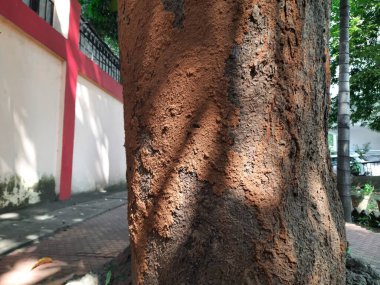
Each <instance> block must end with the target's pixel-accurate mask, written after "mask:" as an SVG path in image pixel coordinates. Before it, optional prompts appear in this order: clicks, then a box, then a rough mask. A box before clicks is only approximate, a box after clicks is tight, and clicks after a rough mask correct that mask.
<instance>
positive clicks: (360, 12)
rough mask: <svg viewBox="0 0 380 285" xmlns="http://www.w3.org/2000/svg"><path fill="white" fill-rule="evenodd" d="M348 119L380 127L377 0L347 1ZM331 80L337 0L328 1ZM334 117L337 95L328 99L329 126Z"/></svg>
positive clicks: (336, 57)
mask: <svg viewBox="0 0 380 285" xmlns="http://www.w3.org/2000/svg"><path fill="white" fill-rule="evenodd" d="M350 6H351V12H350V28H349V35H350V65H351V72H350V76H351V79H350V96H351V112H352V114H351V120H352V122H353V123H356V122H365V123H367V124H368V127H369V128H371V129H373V130H378V131H380V115H379V114H380V52H379V50H380V1H379V0H355V1H350ZM330 35H331V38H330V53H331V75H332V83H333V84H337V83H338V77H337V72H336V71H337V68H338V65H339V0H333V1H332V14H331V27H330ZM336 121H337V97H335V98H333V99H332V110H331V115H330V126H335V125H336Z"/></svg>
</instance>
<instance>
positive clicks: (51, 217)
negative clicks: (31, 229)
mask: <svg viewBox="0 0 380 285" xmlns="http://www.w3.org/2000/svg"><path fill="white" fill-rule="evenodd" d="M53 218H54V216H52V215H47V214H46V215H37V216H34V219H35V220H38V221H45V220H50V219H53Z"/></svg>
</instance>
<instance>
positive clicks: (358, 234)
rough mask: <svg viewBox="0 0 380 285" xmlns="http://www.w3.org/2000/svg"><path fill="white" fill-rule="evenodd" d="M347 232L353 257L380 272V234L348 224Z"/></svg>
mask: <svg viewBox="0 0 380 285" xmlns="http://www.w3.org/2000/svg"><path fill="white" fill-rule="evenodd" d="M346 231H347V240H348V242H349V243H350V248H351V251H352V255H353V256H354V257H359V258H361V259H363V260H364V261H366V262H368V263H369V264H371V265H372V266H373V267H374V268H375V269H376V270H377V271H379V272H380V233H374V232H371V231H369V230H367V229H365V228H362V227H360V226H358V225H354V224H346Z"/></svg>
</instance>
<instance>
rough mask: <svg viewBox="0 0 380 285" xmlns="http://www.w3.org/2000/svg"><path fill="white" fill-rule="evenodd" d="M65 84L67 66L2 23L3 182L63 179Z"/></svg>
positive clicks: (0, 131)
mask: <svg viewBox="0 0 380 285" xmlns="http://www.w3.org/2000/svg"><path fill="white" fill-rule="evenodd" d="M64 78H65V73H64V64H63V62H62V61H61V60H59V59H58V58H57V57H55V56H54V55H52V54H51V53H49V52H48V51H47V50H45V49H44V48H42V47H41V46H40V45H38V44H37V43H35V42H34V41H32V40H31V39H30V38H29V37H27V36H25V35H24V34H22V33H21V32H20V31H19V30H18V29H17V28H15V27H13V26H12V25H11V24H10V23H9V22H7V21H6V20H4V19H3V18H2V17H0V102H1V103H0V175H1V176H4V175H13V174H17V175H19V176H21V177H22V179H23V180H24V182H25V184H26V185H32V184H34V183H36V182H37V180H38V178H39V177H41V175H43V174H46V175H53V176H54V177H57V175H58V173H59V172H60V169H59V167H58V165H59V163H58V159H59V157H60V155H61V153H60V149H59V145H60V140H61V139H60V135H59V134H60V133H61V125H60V123H59V121H60V120H61V116H62V112H61V110H63V108H62V106H60V104H61V102H62V98H63V94H64ZM56 182H57V180H56ZM56 184H59V183H56Z"/></svg>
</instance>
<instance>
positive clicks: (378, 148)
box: [329, 126, 380, 156]
mask: <svg viewBox="0 0 380 285" xmlns="http://www.w3.org/2000/svg"><path fill="white" fill-rule="evenodd" d="M329 133H330V134H332V135H333V136H334V140H335V144H334V146H335V147H334V149H333V150H334V151H336V146H337V142H336V140H337V137H338V130H330V131H329ZM366 143H370V144H371V145H370V151H369V154H370V155H376V156H380V132H375V131H372V130H370V129H369V128H366V127H361V126H351V129H350V151H351V152H354V151H355V146H356V145H358V146H359V147H362V146H363V145H364V144H366Z"/></svg>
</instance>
